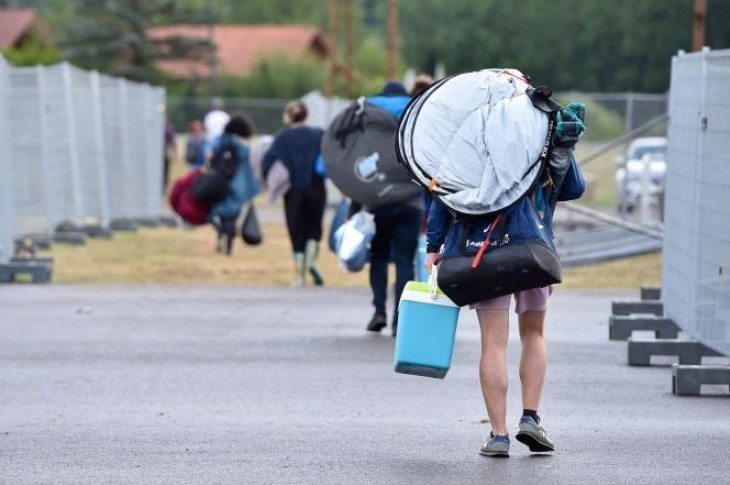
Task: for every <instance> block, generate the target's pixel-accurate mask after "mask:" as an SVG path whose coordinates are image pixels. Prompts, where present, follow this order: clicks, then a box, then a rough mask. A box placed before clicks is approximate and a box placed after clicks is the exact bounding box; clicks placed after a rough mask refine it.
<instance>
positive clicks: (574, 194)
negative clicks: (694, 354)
mask: <svg viewBox="0 0 730 485" xmlns="http://www.w3.org/2000/svg"><path fill="white" fill-rule="evenodd" d="M577 138H578V137H577V136H571V135H565V134H563V133H561V132H560V130H558V131H557V132H556V134H555V138H554V149H553V160H564V161H565V163H564V165H565V166H564V167H563V168H562V169H556V170H555V171H551V172H550V174H551V177H550V178H548V179H547V180H550V181H551V183H546V184H545V185H538V186H537V188H536V189H534V192H533V193H532V194H530V195H529V196H532V197H533V200H534V201H535V207H536V209H537V210H538V212H539V213H540V214H541V217H542V219H543V223H544V224H545V226H546V227H547V228H548V230H549V231H548V232H549V233H550V234H552V214H553V211H554V210H555V204H556V202H557V201H559V200H561V201H562V200H573V199H577V198H579V197H580V196H581V195H582V194H583V191H584V190H585V181H584V179H583V176H582V175H581V173H580V169H579V167H578V164H577V163H576V162H575V159H574V158H573V154H572V149H573V145H574V144H575V142H576V141H577ZM551 168H552V167H551ZM543 180H544V179H543ZM453 220H454V218H453V216H452V214H451V213H450V212H449V210H448V209H447V208H446V206H444V205H443V204H442V203H441V202H440V201H439V200H438V199H437V198H434V199H433V202H432V204H431V211H430V213H429V216H428V223H427V228H426V238H427V241H428V245H427V253H428V255H427V258H426V262H425V264H424V266H425V267H426V268H427V270H428V271H429V272H430V271H431V267H432V266H433V265H434V264H437V261H438V257H439V252H440V248H441V246H442V245H443V244H444V242H445V241H446V238H447V234H448V232H449V229H450V227H451V225H452V223H453ZM551 293H552V287H545V288H532V289H529V290H526V291H522V292H519V293H515V294H514V298H515V301H516V310H515V311H516V313H517V315H518V320H519V331H520V340H521V342H522V357H521V359H520V381H521V384H522V408H523V411H522V418H521V419H520V423H519V432H518V433H517V435H516V438H517V440H518V441H520V442H522V443H524V444H526V445H527V446H529V448H530V451H532V452H549V451H553V450H554V445H553V442H552V440H551V439H550V437H549V436H548V434H547V432H546V431H545V429H544V428H543V427H542V423H541V420H540V417H539V416H538V414H537V411H538V408H539V405H540V399H541V395H542V388H543V383H544V380H545V372H546V367H547V353H546V349H545V338H544V335H543V327H544V322H545V312H546V309H547V304H548V300H549V297H550V294H551ZM511 298H512V295H506V296H503V297H499V298H494V299H491V300H485V301H481V302H478V303H476V304H474V305H471V307H472V308H473V309H475V310H476V312H477V317H478V319H479V326H480V330H481V337H482V355H481V359H480V363H479V380H480V383H481V387H482V392H483V395H484V401H485V404H486V407H487V413H488V415H489V423H490V425H491V428H492V431H491V433H490V435H489V437H488V438H487V440H486V442H485V443H484V444H483V445H482V446H481V447H480V450H479V452H480V453H481V454H483V455H488V456H509V444H510V441H509V434H508V432H507V425H506V413H507V365H506V350H507V340H508V336H509V307H510V301H511Z"/></svg>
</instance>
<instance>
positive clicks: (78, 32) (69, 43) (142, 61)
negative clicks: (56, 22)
mask: <svg viewBox="0 0 730 485" xmlns="http://www.w3.org/2000/svg"><path fill="white" fill-rule="evenodd" d="M59 8H62V7H59ZM175 14H176V2H175V1H174V0H77V1H76V2H74V3H73V4H72V5H71V6H70V10H69V11H67V12H66V18H67V22H66V24H65V28H62V30H61V32H60V38H61V46H62V48H63V50H64V53H65V55H66V56H67V57H69V58H70V60H71V61H72V62H74V63H76V64H78V65H80V66H81V67H85V68H88V69H97V70H100V71H103V72H106V73H109V74H112V75H118V76H124V77H126V78H128V79H132V80H138V81H155V80H159V79H160V77H161V76H160V73H159V71H158V70H157V67H156V62H157V61H158V60H160V59H166V58H176V59H180V58H184V59H190V60H201V59H208V58H209V57H210V56H211V55H212V53H213V49H214V46H213V45H212V44H210V43H209V42H208V41H207V40H201V39H188V38H183V37H174V38H168V39H164V40H155V39H151V38H149V37H148V35H147V30H148V28H149V27H150V26H151V25H154V23H155V22H158V21H160V20H169V19H171V18H173V17H174V15H175Z"/></svg>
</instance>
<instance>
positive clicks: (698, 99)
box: [662, 50, 730, 355]
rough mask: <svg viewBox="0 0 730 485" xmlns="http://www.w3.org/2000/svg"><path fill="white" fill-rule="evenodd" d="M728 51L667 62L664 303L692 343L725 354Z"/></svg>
mask: <svg viewBox="0 0 730 485" xmlns="http://www.w3.org/2000/svg"><path fill="white" fill-rule="evenodd" d="M728 85H730V50H725V51H717V52H710V51H703V52H698V53H692V54H680V55H678V56H676V57H674V59H673V60H672V81H671V97H670V117H671V120H670V126H669V147H668V163H667V165H668V166H667V176H666V206H665V207H666V209H665V226H664V267H663V282H662V298H663V300H664V302H665V311H666V313H667V315H668V316H669V317H670V318H672V319H673V320H675V321H676V322H677V323H678V324H679V325H680V327H682V329H683V330H684V331H685V332H687V333H688V334H689V335H690V336H691V337H693V338H696V339H698V340H699V341H701V342H703V343H705V344H706V345H708V346H710V347H712V348H714V349H715V350H717V351H719V352H722V353H725V354H729V355H730V278H729V277H728V271H730V101H728V100H727V99H726V97H724V96H723V92H724V90H726V89H727V86H728Z"/></svg>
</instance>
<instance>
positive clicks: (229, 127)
mask: <svg viewBox="0 0 730 485" xmlns="http://www.w3.org/2000/svg"><path fill="white" fill-rule="evenodd" d="M254 132H255V129H254V126H253V123H252V122H251V121H250V120H249V119H248V117H246V116H245V115H243V114H234V115H233V116H232V117H231V119H230V121H228V123H227V124H226V126H225V128H224V130H223V134H222V135H221V136H219V137H218V138H216V139H215V140H213V143H212V154H211V157H210V159H209V160H208V164H209V167H208V168H209V171H210V172H216V173H217V174H218V175H222V176H223V179H222V180H225V183H224V184H222V191H221V193H216V194H213V197H212V199H213V200H215V202H213V203H212V204H211V208H210V212H209V213H208V217H207V220H208V222H210V223H212V224H213V226H214V227H215V228H216V231H217V234H218V239H217V245H216V250H217V251H218V252H224V251H225V253H226V254H228V255H229V256H230V255H231V253H232V251H233V240H234V239H235V236H236V233H237V231H236V226H237V221H238V219H239V216H240V215H241V208H242V207H243V206H244V205H245V204H247V203H248V202H249V201H251V200H252V199H253V198H254V197H255V196H256V195H257V194H258V193H259V185H258V183H257V182H256V179H255V177H254V174H253V170H252V169H251V163H250V161H249V149H248V146H247V140H248V139H249V138H251V136H253V134H254ZM208 175H211V174H210V173H209V174H208ZM204 178H205V176H203V177H201V178H200V180H202V179H204ZM193 190H194V191H195V187H194V188H193ZM216 191H218V190H216Z"/></svg>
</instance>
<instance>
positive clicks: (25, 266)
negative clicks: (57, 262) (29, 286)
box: [0, 259, 53, 283]
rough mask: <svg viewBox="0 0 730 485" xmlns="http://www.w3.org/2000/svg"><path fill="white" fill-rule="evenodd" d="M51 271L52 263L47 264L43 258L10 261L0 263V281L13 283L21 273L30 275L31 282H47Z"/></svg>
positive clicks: (49, 279)
mask: <svg viewBox="0 0 730 485" xmlns="http://www.w3.org/2000/svg"><path fill="white" fill-rule="evenodd" d="M52 273H53V263H51V264H48V263H47V262H46V261H45V260H42V261H35V260H32V259H29V260H26V261H11V262H9V263H5V264H0V283H13V282H15V281H17V278H18V276H21V275H30V278H31V281H32V282H33V283H48V282H50V281H51V276H52Z"/></svg>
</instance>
